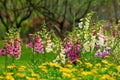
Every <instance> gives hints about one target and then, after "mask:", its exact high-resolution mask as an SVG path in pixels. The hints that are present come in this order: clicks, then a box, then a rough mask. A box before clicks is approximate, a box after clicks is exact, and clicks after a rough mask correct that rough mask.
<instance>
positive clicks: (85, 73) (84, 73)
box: [81, 71, 91, 75]
mask: <svg viewBox="0 0 120 80" xmlns="http://www.w3.org/2000/svg"><path fill="white" fill-rule="evenodd" d="M81 74H82V75H89V74H91V72H88V71H83V72H82V73H81Z"/></svg>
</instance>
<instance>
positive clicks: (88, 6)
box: [75, 0, 92, 22]
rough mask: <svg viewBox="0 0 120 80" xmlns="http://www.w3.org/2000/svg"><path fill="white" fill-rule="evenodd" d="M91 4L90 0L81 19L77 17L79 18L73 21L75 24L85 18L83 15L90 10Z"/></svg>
mask: <svg viewBox="0 0 120 80" xmlns="http://www.w3.org/2000/svg"><path fill="white" fill-rule="evenodd" d="M91 3H92V0H89V1H88V5H87V8H86V10H85V11H84V13H83V14H82V16H81V17H79V18H77V19H76V20H75V22H79V21H80V19H81V18H84V17H85V15H86V14H87V13H88V11H89V8H90V6H91Z"/></svg>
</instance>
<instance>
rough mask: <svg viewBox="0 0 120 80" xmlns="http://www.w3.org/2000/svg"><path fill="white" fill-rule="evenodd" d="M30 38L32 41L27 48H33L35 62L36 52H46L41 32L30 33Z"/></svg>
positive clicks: (33, 60)
mask: <svg viewBox="0 0 120 80" xmlns="http://www.w3.org/2000/svg"><path fill="white" fill-rule="evenodd" d="M29 38H30V42H29V43H28V44H27V48H32V51H33V54H32V62H33V63H35V58H34V57H35V53H44V48H43V45H42V42H41V40H40V36H39V34H29Z"/></svg>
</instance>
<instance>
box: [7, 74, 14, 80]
mask: <svg viewBox="0 0 120 80" xmlns="http://www.w3.org/2000/svg"><path fill="white" fill-rule="evenodd" d="M5 80H15V79H14V78H13V77H12V76H11V75H6V76H5Z"/></svg>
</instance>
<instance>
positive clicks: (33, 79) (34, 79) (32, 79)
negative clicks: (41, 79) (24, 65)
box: [26, 76, 37, 80]
mask: <svg viewBox="0 0 120 80" xmlns="http://www.w3.org/2000/svg"><path fill="white" fill-rule="evenodd" d="M26 79H27V80H37V79H36V78H31V77H28V76H27V77H26Z"/></svg>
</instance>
